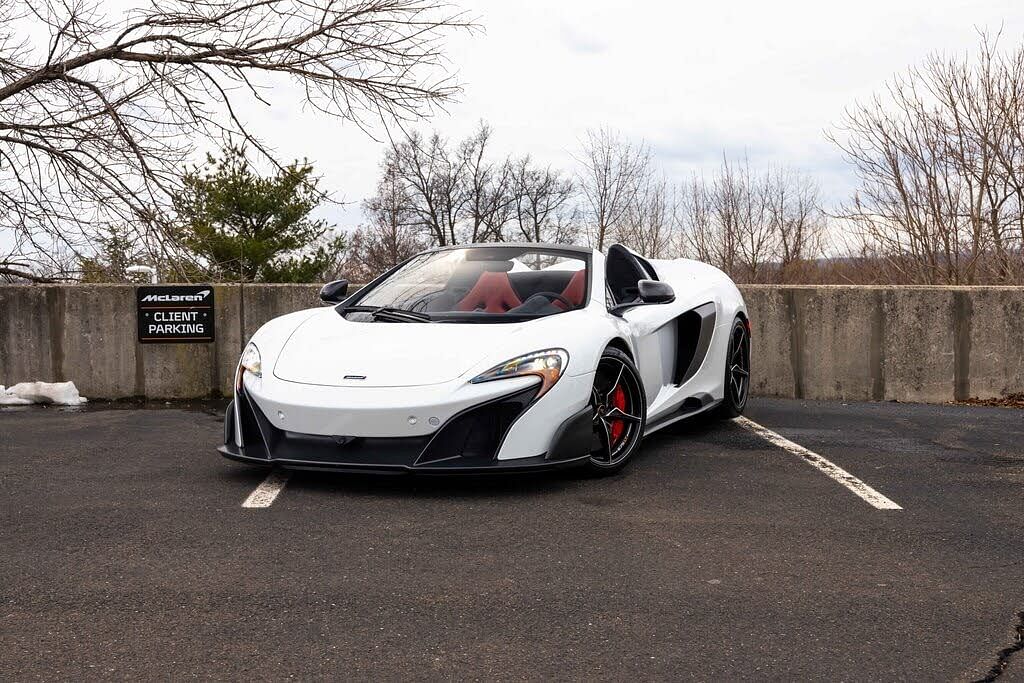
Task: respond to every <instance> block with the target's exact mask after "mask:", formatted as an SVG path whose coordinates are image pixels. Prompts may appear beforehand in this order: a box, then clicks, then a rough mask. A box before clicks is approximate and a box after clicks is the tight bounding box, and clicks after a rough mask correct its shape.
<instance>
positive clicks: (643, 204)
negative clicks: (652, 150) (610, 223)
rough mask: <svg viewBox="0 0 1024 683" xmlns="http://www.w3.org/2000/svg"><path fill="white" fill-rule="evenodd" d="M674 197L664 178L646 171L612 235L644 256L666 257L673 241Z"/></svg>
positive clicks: (671, 248)
mask: <svg viewBox="0 0 1024 683" xmlns="http://www.w3.org/2000/svg"><path fill="white" fill-rule="evenodd" d="M676 199H677V198H676V196H675V194H674V193H673V191H672V189H671V188H670V187H669V184H668V181H666V180H665V178H663V177H654V176H651V175H649V176H648V177H647V178H645V179H644V181H643V184H642V185H641V186H640V187H639V188H638V189H637V192H636V194H635V195H634V196H633V197H632V200H631V201H630V202H629V206H628V208H627V210H626V213H625V215H624V216H623V218H622V221H621V222H620V225H619V226H618V228H617V229H616V231H615V233H616V239H617V240H618V241H619V242H620V243H622V244H624V245H626V246H627V247H630V248H631V249H634V250H636V251H637V252H639V253H641V254H643V255H645V256H647V257H648V258H668V257H669V256H670V252H672V251H673V249H674V246H675V241H676V240H675V239H674V235H673V228H674V226H675V220H674V218H675V215H676V206H675V204H676Z"/></svg>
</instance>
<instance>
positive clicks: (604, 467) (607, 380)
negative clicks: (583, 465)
mask: <svg viewBox="0 0 1024 683" xmlns="http://www.w3.org/2000/svg"><path fill="white" fill-rule="evenodd" d="M590 407H591V408H592V409H593V411H594V423H593V424H594V450H593V451H591V455H590V460H589V461H588V465H589V469H590V470H591V471H592V472H595V473H598V474H611V473H612V472H617V471H619V470H620V469H622V468H623V467H625V465H626V463H627V462H628V461H629V459H630V457H632V455H633V453H635V452H636V450H637V447H638V446H639V445H640V439H641V438H642V437H643V434H644V424H645V422H646V419H647V400H646V398H645V396H644V392H643V385H642V384H641V383H640V374H639V373H638V372H637V370H636V366H635V365H633V361H632V360H630V358H629V356H627V355H626V354H625V353H623V352H622V351H620V350H619V349H616V348H607V349H605V351H604V353H603V354H602V355H601V360H600V362H598V364H597V373H596V374H595V375H594V387H593V389H592V390H591V398H590Z"/></svg>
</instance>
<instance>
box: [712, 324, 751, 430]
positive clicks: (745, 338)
mask: <svg viewBox="0 0 1024 683" xmlns="http://www.w3.org/2000/svg"><path fill="white" fill-rule="evenodd" d="M723 386H724V387H725V398H723V399H722V403H721V404H720V405H719V406H718V416H719V417H721V418H723V419H731V418H734V417H739V416H740V415H742V414H743V410H744V409H745V408H746V407H747V399H748V398H750V328H749V327H748V323H747V321H745V320H744V319H743V318H740V317H739V316H737V317H736V319H735V320H734V321H733V323H732V330H731V331H730V332H729V347H728V349H727V350H726V355H725V380H724V384H723Z"/></svg>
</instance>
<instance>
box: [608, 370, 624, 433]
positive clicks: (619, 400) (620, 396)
mask: <svg viewBox="0 0 1024 683" xmlns="http://www.w3.org/2000/svg"><path fill="white" fill-rule="evenodd" d="M612 406H613V407H615V408H618V409H619V410H621V411H622V412H626V392H625V391H624V390H623V388H622V385H621V384H618V385H616V386H615V391H614V392H613V393H612ZM624 431H626V422H625V420H612V433H611V437H612V443H613V444H615V443H618V441H619V438H620V437H622V432H624Z"/></svg>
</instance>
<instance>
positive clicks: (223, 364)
mask: <svg viewBox="0 0 1024 683" xmlns="http://www.w3.org/2000/svg"><path fill="white" fill-rule="evenodd" d="M318 289H319V288H318V286H316V285H216V286H215V287H214V290H215V302H216V315H217V320H216V335H217V341H216V342H215V343H213V344H167V345H164V344H147V345H141V344H139V343H138V342H137V340H136V323H135V288H134V287H133V286H131V285H73V286H66V285H9V286H0V384H7V385H10V384H14V383H16V382H20V381H29V380H45V381H64V380H74V382H75V383H76V384H77V385H78V388H79V390H80V391H81V393H82V395H84V396H89V397H92V398H126V397H131V396H145V397H147V398H197V397H203V396H216V395H227V394H229V393H230V391H231V381H232V373H233V372H234V369H235V364H236V363H237V361H238V354H239V353H240V351H241V349H242V346H243V345H244V342H245V341H246V340H247V339H248V338H249V337H250V336H251V335H252V334H253V333H254V332H255V331H256V329H257V328H259V326H260V325H262V324H263V323H264V322H265V321H267V320H269V319H270V318H273V317H275V316H277V315H281V314H283V313H288V312H290V311H295V310H299V309H302V308H309V307H313V306H316V305H318V304H319V301H318V299H317V291H318ZM741 289H742V290H743V294H744V297H745V298H746V300H747V306H748V308H749V310H750V317H751V322H752V325H753V340H754V346H753V363H754V368H753V390H754V393H755V394H759V395H767V396H785V397H795V398H811V399H848V400H889V399H896V400H901V401H922V402H946V401H952V400H960V399H965V398H970V397H978V398H991V397H998V396H1005V395H1007V394H1011V393H1018V392H1022V391H1024V334H1022V331H1021V321H1022V320H1024V288H1021V287H955V288H949V287H945V288H944V287H819V286H802V287H775V286H767V285H747V286H743V287H742V288H741Z"/></svg>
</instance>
